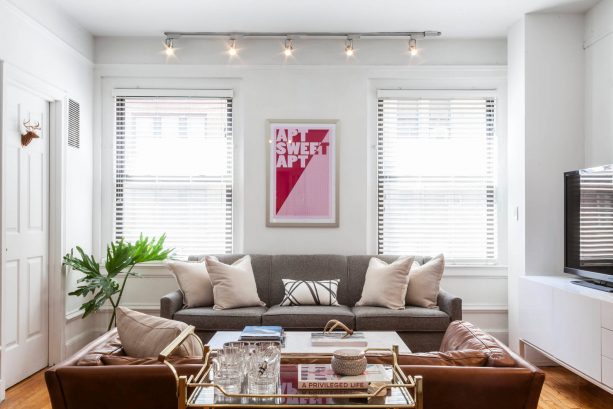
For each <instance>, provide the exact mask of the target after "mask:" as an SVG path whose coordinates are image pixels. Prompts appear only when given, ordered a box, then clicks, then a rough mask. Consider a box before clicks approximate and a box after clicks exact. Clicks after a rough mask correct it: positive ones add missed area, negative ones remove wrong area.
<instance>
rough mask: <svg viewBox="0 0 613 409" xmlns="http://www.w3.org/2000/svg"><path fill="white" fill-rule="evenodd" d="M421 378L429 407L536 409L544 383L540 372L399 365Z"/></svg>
mask: <svg viewBox="0 0 613 409" xmlns="http://www.w3.org/2000/svg"><path fill="white" fill-rule="evenodd" d="M401 368H402V370H403V372H404V373H406V374H409V375H421V376H423V379H424V385H423V387H424V402H425V403H426V407H428V408H437V409H438V408H445V409H465V408H468V407H469V408H471V409H492V408H499V409H502V408H504V409H511V408H513V409H537V406H538V400H539V396H540V393H541V389H542V387H543V382H544V380H545V375H544V373H543V372H541V371H540V370H531V369H530V368H524V367H514V368H492V367H469V366H464V367H462V366H402V367H401Z"/></svg>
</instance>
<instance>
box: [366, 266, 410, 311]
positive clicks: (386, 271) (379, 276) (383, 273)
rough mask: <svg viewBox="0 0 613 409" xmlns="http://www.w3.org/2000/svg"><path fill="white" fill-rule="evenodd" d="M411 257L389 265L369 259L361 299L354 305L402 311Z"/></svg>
mask: <svg viewBox="0 0 613 409" xmlns="http://www.w3.org/2000/svg"><path fill="white" fill-rule="evenodd" d="M412 265H413V257H409V256H407V257H401V258H399V259H398V260H396V261H394V262H393V263H391V264H387V263H386V262H385V261H383V260H380V259H378V258H376V257H373V258H371V259H370V262H369V263H368V270H366V279H365V281H364V288H363V289H362V298H360V301H358V302H357V303H356V304H355V305H357V306H360V305H370V306H373V307H385V308H390V309H394V310H403V309H404V305H405V302H404V300H405V297H406V293H407V276H408V275H409V270H410V269H411V266H412Z"/></svg>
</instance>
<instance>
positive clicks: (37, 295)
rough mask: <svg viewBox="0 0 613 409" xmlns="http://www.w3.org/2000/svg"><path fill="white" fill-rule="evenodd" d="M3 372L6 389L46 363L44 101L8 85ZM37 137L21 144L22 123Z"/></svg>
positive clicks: (46, 122) (46, 124) (46, 143)
mask: <svg viewBox="0 0 613 409" xmlns="http://www.w3.org/2000/svg"><path fill="white" fill-rule="evenodd" d="M4 101H5V104H6V105H5V107H6V116H5V119H6V122H5V123H4V130H5V133H4V149H3V152H4V155H3V156H4V158H3V161H2V163H3V166H4V169H3V174H4V184H5V185H4V203H3V205H4V206H3V208H4V221H5V234H6V235H5V239H6V241H5V254H4V266H3V268H2V370H3V378H4V380H5V384H6V387H10V386H11V385H14V384H15V383H17V382H19V381H21V380H23V379H24V378H26V377H28V376H30V375H32V374H33V373H35V372H36V371H39V370H40V369H42V368H45V367H46V366H47V364H48V362H49V342H48V338H49V328H48V327H49V321H48V305H49V304H48V284H47V283H48V258H47V256H48V254H47V253H48V248H49V103H48V102H47V101H46V100H44V99H42V98H40V97H38V96H36V95H34V94H32V93H31V92H29V91H26V90H25V89H22V88H20V87H17V86H15V85H11V84H9V85H8V86H7V88H6V94H5V99H4ZM28 119H29V120H30V121H31V123H34V122H40V125H41V127H42V131H39V134H40V136H41V137H40V138H39V139H34V140H32V141H31V143H30V144H29V145H28V146H26V147H22V146H21V135H20V133H21V132H22V131H23V121H24V120H28Z"/></svg>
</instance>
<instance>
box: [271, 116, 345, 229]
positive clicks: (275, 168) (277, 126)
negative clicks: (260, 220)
mask: <svg viewBox="0 0 613 409" xmlns="http://www.w3.org/2000/svg"><path fill="white" fill-rule="evenodd" d="M336 129H337V123H336V121H316V122H306V121H305V122H294V121H269V122H268V133H269V135H268V141H269V152H268V155H269V172H268V175H269V177H268V220H267V225H268V226H308V227H317V226H322V227H337V226H338V214H337V201H338V198H337V186H336V137H337V135H336Z"/></svg>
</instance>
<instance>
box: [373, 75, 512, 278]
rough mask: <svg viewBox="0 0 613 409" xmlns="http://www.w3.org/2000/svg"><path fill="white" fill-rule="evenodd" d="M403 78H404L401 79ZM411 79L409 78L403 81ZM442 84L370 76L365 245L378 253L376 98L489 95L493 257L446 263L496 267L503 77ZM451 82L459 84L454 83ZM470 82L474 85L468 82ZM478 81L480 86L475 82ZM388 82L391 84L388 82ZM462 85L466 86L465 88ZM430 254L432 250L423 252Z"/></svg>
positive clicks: (503, 198) (501, 263)
mask: <svg viewBox="0 0 613 409" xmlns="http://www.w3.org/2000/svg"><path fill="white" fill-rule="evenodd" d="M403 82H404V81H403ZM406 82H408V83H411V82H412V81H406ZM445 83H449V84H447V87H445V88H438V87H432V88H428V89H426V88H424V89H421V88H419V87H414V86H406V85H405V84H403V83H402V82H398V81H397V80H396V81H390V80H374V81H373V82H372V86H371V92H370V94H371V99H370V109H369V112H370V118H371V122H370V127H369V128H370V137H369V146H370V148H371V150H370V153H369V156H370V160H369V162H370V164H371V172H370V174H369V180H370V186H369V189H368V194H369V212H368V213H369V219H370V222H369V229H368V231H369V236H371V237H372V238H370V239H369V241H368V242H367V246H368V248H369V249H370V252H371V253H372V254H379V238H378V231H379V223H378V217H379V212H378V205H379V198H378V193H379V192H378V190H379V186H378V171H377V166H378V119H377V115H378V105H379V98H382V97H387V98H462V97H471V96H472V97H476V96H479V97H491V98H493V99H495V100H496V121H495V134H496V140H495V160H496V167H495V169H494V173H495V182H496V201H495V205H496V216H495V225H496V230H497V232H496V254H497V257H496V259H492V261H491V262H488V261H485V260H454V259H447V260H446V264H447V265H448V266H450V267H452V268H453V267H455V268H467V267H470V268H484V269H491V268H499V267H506V265H507V232H508V226H507V217H508V210H507V207H508V206H507V183H506V180H507V172H506V166H507V164H506V156H507V152H506V126H507V123H506V109H507V107H506V88H505V86H504V85H503V84H504V83H503V81H502V80H499V79H498V78H487V79H485V80H484V79H479V80H476V79H472V78H465V79H462V80H458V79H452V80H450V81H441V85H442V86H445ZM455 84H461V86H457V85H455ZM469 84H474V85H472V86H471V85H469ZM476 84H480V86H475V85H476ZM390 85H391V86H390ZM465 87H466V88H465ZM425 255H426V256H428V255H429V256H433V255H434V254H425Z"/></svg>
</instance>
